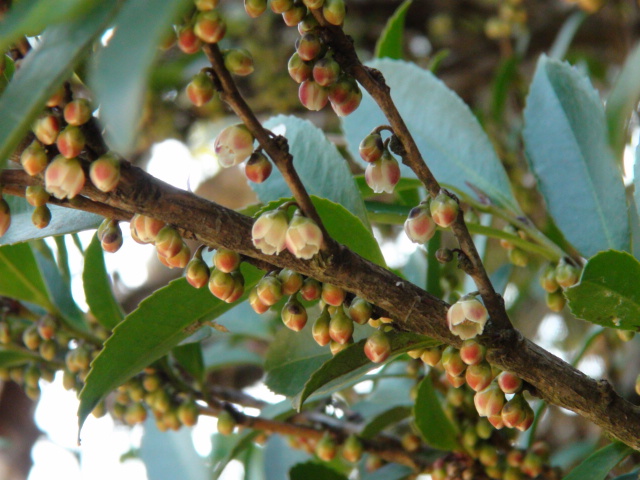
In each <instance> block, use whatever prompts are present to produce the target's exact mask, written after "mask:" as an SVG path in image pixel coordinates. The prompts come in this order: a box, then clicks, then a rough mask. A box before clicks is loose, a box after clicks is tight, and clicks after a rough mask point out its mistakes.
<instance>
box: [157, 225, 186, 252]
mask: <svg viewBox="0 0 640 480" xmlns="http://www.w3.org/2000/svg"><path fill="white" fill-rule="evenodd" d="M155 244H156V250H157V251H158V255H159V256H162V257H164V258H171V257H173V256H175V255H177V254H178V253H180V250H182V244H183V242H182V237H181V236H180V234H179V233H178V231H177V230H176V229H175V228H173V227H170V226H169V225H166V226H164V227H163V228H162V229H161V230H160V231H159V232H158V234H157V235H156V239H155Z"/></svg>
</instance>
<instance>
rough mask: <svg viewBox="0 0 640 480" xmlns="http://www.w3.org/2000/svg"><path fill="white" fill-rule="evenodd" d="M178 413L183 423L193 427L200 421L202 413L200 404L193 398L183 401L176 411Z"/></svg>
mask: <svg viewBox="0 0 640 480" xmlns="http://www.w3.org/2000/svg"><path fill="white" fill-rule="evenodd" d="M176 414H177V415H178V419H179V420H180V422H181V423H182V424H183V425H186V426H187V427H193V426H194V425H195V424H196V423H198V415H200V410H199V409H198V405H197V404H196V402H194V401H193V400H187V401H186V402H184V403H181V404H180V406H179V407H178V410H177V412H176Z"/></svg>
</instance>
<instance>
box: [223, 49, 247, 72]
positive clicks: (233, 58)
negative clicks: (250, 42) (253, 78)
mask: <svg viewBox="0 0 640 480" xmlns="http://www.w3.org/2000/svg"><path fill="white" fill-rule="evenodd" d="M224 66H225V67H226V68H227V70H229V72H231V73H233V74H234V75H239V76H241V77H244V76H246V75H250V74H251V73H253V57H252V56H251V53H249V50H246V49H244V48H234V49H232V50H226V51H225V52H224Z"/></svg>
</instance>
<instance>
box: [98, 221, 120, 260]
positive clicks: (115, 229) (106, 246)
mask: <svg viewBox="0 0 640 480" xmlns="http://www.w3.org/2000/svg"><path fill="white" fill-rule="evenodd" d="M98 239H99V240H100V244H101V245H102V249H103V250H104V251H105V252H110V253H115V252H117V251H118V250H119V249H120V247H121V246H122V241H123V240H122V230H120V225H119V223H118V221H117V220H113V219H111V218H105V219H104V220H103V221H102V223H101V224H100V227H98Z"/></svg>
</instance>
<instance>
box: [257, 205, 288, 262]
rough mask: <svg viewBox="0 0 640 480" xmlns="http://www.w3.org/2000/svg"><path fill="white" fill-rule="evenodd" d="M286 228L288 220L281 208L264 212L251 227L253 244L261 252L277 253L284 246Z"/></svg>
mask: <svg viewBox="0 0 640 480" xmlns="http://www.w3.org/2000/svg"><path fill="white" fill-rule="evenodd" d="M288 228H289V220H288V218H287V214H286V213H285V212H284V211H283V210H280V209H276V210H269V211H267V212H264V213H263V214H262V215H260V217H258V219H257V220H256V221H255V222H254V224H253V227H252V229H251V239H252V241H253V245H254V246H255V247H256V248H257V249H258V250H260V251H261V252H262V253H266V254H267V255H273V254H276V255H277V254H278V253H280V252H281V251H282V250H284V248H285V245H286V235H287V229H288Z"/></svg>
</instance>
